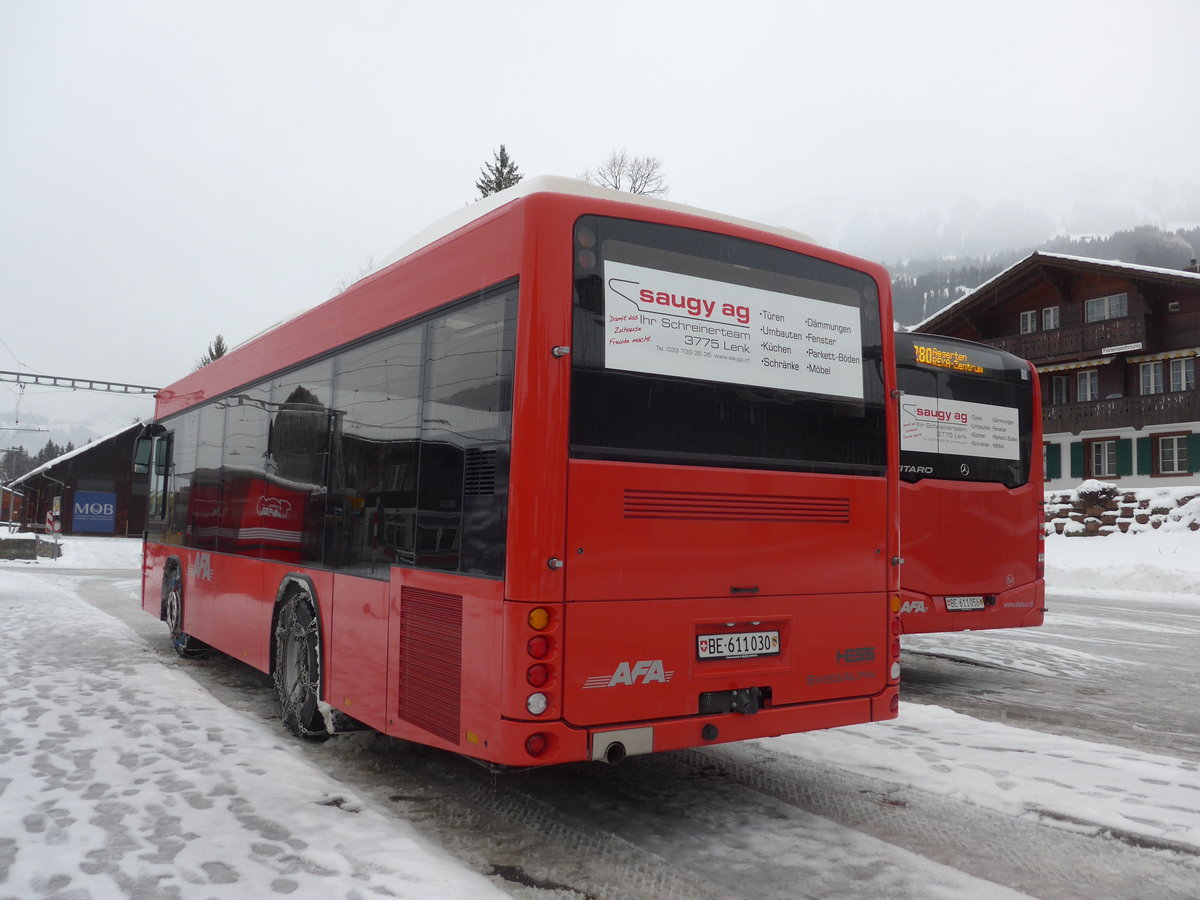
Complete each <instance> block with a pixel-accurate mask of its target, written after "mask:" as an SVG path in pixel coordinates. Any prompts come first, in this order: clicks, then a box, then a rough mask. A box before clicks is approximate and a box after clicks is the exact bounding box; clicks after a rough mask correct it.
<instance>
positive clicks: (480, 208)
mask: <svg viewBox="0 0 1200 900" xmlns="http://www.w3.org/2000/svg"><path fill="white" fill-rule="evenodd" d="M530 194H570V195H572V196H575V197H593V198H595V199H597V200H612V201H616V202H618V203H632V204H636V205H638V206H645V207H648V208H650V209H663V210H671V211H672V212H679V213H687V214H690V215H694V216H701V217H703V218H706V219H716V220H717V221H720V222H730V223H733V224H735V225H742V226H745V227H747V228H757V229H758V230H759V231H768V232H772V233H774V234H778V235H781V236H783V237H787V238H791V239H793V240H799V241H805V242H807V243H812V238H811V237H809V236H808V235H806V234H803V233H802V232H799V231H796V230H795V229H792V228H785V227H783V226H773V225H766V224H764V223H762V222H755V221H753V220H750V219H742V218H738V217H737V216H729V215H726V214H724V213H719V212H714V211H713V210H709V209H702V208H700V207H696V206H688V205H687V204H685V203H675V202H674V201H672V200H661V199H659V198H657V197H648V196H646V195H644V194H630V193H627V192H625V191H615V190H613V189H612V188H606V187H599V186H598V185H594V184H590V183H588V182H586V181H580V180H579V179H577V178H564V177H563V176H561V175H534V176H532V177H530V178H525V179H522V180H521V181H520V182H518V183H517V184H516V185H514V186H513V187H510V188H507V189H505V190H503V191H498V192H496V193H495V194H491V195H490V196H487V197H484V198H483V199H482V200H478V201H476V202H475V203H472V204H471V205H470V206H466V207H463V208H462V209H460V210H456V211H455V212H453V213H451V214H450V215H448V216H444V217H442V218H441V219H439V220H438V221H436V222H434V223H433V224H432V225H430V226H429V227H428V228H425V229H422V230H421V231H419V232H417V233H416V234H415V235H413V236H412V237H411V238H409V239H408V240H407V241H405V242H404V243H403V244H401V245H400V246H399V247H397V248H396V249H395V250H394V251H393V252H392V253H391V255H390V256H388V258H387V259H386V260H385V261H384V262H383V264H382V265H380V266H378V267H377V268H376V269H375V272H378V271H380V270H382V269H386V268H387V267H388V266H390V265H392V264H393V263H396V262H399V261H400V260H402V259H404V258H405V257H406V256H411V255H412V254H413V253H416V252H417V251H418V250H420V249H422V248H423V247H427V246H429V245H430V244H432V243H434V242H435V241H437V240H440V239H441V238H443V237H445V236H446V235H448V234H450V233H452V232H454V231H457V230H458V229H459V228H462V227H463V226H465V225H469V224H470V223H471V222H473V221H474V220H475V219H478V218H481V217H483V216H485V215H487V214H488V213H490V212H491V211H492V210H495V209H499V208H500V207H502V206H504V205H506V204H508V203H512V202H513V201H514V200H518V199H520V198H521V197H528V196H529V195H530ZM372 274H374V272H373V273H372Z"/></svg>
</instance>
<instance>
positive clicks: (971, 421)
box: [896, 335, 1034, 488]
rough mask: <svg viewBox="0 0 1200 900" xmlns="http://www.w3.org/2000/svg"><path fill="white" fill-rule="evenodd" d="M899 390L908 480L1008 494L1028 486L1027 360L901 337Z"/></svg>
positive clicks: (1029, 394)
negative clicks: (987, 485) (986, 487)
mask: <svg viewBox="0 0 1200 900" xmlns="http://www.w3.org/2000/svg"><path fill="white" fill-rule="evenodd" d="M927 343H928V342H927ZM946 348H949V349H946ZM963 349H966V350H967V351H968V352H958V351H959V350H963ZM896 384H897V386H898V387H899V388H900V390H901V391H902V392H903V393H902V395H901V398H900V477H901V478H902V479H904V480H905V481H910V482H912V481H920V480H921V479H922V478H940V479H948V480H952V481H978V482H998V483H1000V484H1003V485H1005V486H1006V487H1010V488H1012V487H1019V486H1020V485H1023V484H1025V483H1026V482H1028V481H1029V464H1030V448H1031V441H1032V437H1031V435H1032V429H1033V418H1032V417H1033V415H1034V410H1033V382H1032V379H1031V375H1030V370H1029V367H1028V364H1027V363H1025V362H1024V361H1023V360H1020V359H1018V358H1017V357H1013V356H1010V355H1007V354H1001V353H1000V352H998V351H994V350H990V349H988V348H984V347H980V346H978V345H974V344H972V345H969V347H968V346H966V345H963V344H962V343H961V342H952V341H949V340H947V339H944V338H943V339H940V343H939V345H938V346H937V347H932V346H925V345H924V344H922V343H921V342H920V339H919V338H912V337H909V336H901V335H897V337H896Z"/></svg>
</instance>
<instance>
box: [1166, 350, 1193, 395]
mask: <svg viewBox="0 0 1200 900" xmlns="http://www.w3.org/2000/svg"><path fill="white" fill-rule="evenodd" d="M1195 389H1196V360H1195V359H1194V358H1193V357H1191V356H1189V357H1187V358H1186V359H1173V360H1171V390H1173V391H1194V390H1195Z"/></svg>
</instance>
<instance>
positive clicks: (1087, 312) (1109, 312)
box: [1083, 294, 1129, 322]
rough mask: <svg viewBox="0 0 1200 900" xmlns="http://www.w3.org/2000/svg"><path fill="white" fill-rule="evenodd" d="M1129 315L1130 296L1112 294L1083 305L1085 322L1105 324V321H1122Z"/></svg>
mask: <svg viewBox="0 0 1200 900" xmlns="http://www.w3.org/2000/svg"><path fill="white" fill-rule="evenodd" d="M1127 315H1129V295H1128V294H1110V295H1109V296H1107V297H1096V298H1095V299H1093V300H1088V301H1087V302H1086V303H1084V305H1083V318H1084V321H1085V322H1103V321H1104V320H1105V319H1120V318H1122V317H1123V316H1127Z"/></svg>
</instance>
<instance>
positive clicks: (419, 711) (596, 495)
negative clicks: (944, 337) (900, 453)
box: [142, 193, 899, 766]
mask: <svg viewBox="0 0 1200 900" xmlns="http://www.w3.org/2000/svg"><path fill="white" fill-rule="evenodd" d="M584 213H587V214H594V215H599V216H611V217H616V218H620V217H626V218H628V217H631V216H635V215H636V217H637V218H639V219H643V220H645V221H649V222H660V223H664V224H670V225H678V226H683V227H688V228H693V229H701V230H715V231H719V232H721V233H723V234H727V235H731V236H734V237H739V238H743V239H747V240H753V241H758V242H761V243H767V244H773V245H775V246H781V247H785V248H788V249H793V250H799V251H801V252H807V253H810V254H812V255H816V256H820V257H822V258H824V259H827V260H830V261H832V262H835V263H838V264H841V265H844V266H850V267H853V268H855V269H857V270H859V271H864V272H866V273H867V274H868V275H869V276H870V277H871V278H872V279H873V280H874V282H875V284H876V285H877V290H878V293H879V296H880V304H881V314H882V319H883V321H884V322H890V321H891V307H890V291H889V284H888V278H887V275H886V272H885V271H884V270H883V269H882V268H881V267H879V266H875V265H873V264H869V263H864V262H862V261H860V260H857V259H854V258H851V257H848V256H844V255H842V254H839V253H836V252H832V251H828V250H824V249H821V248H816V247H812V246H809V245H804V244H801V243H799V242H797V241H795V240H792V239H790V238H788V237H785V236H782V235H779V234H776V233H773V232H768V231H759V230H757V229H755V228H753V227H750V226H749V225H738V224H731V223H729V222H725V221H720V222H717V221H716V220H713V219H709V218H706V217H704V216H703V215H695V214H686V213H682V212H679V211H676V210H666V209H659V208H657V207H652V206H645V207H632V206H631V205H630V204H627V203H624V202H619V201H617V200H610V199H596V198H588V199H586V200H584V199H581V198H580V197H578V196H572V195H569V194H560V193H535V194H531V195H528V196H525V197H522V198H520V199H517V200H514V201H513V202H511V203H508V204H507V205H505V206H502V207H500V208H498V209H495V210H493V211H491V212H488V213H485V214H484V215H483V216H482V217H480V218H478V219H476V220H475V221H473V222H471V223H470V224H469V225H467V226H465V227H463V228H460V229H459V230H457V231H455V232H452V233H451V234H449V235H447V236H445V237H443V238H440V239H438V240H436V241H435V242H433V243H432V244H430V245H428V246H427V247H425V248H423V249H421V250H419V251H417V252H416V253H414V254H412V255H410V256H407V257H405V258H404V259H402V260H400V261H398V262H396V263H394V264H392V265H390V266H388V267H387V268H385V269H383V270H381V271H379V272H376V273H375V274H373V275H371V276H369V277H367V278H365V279H364V280H362V281H360V282H358V283H357V284H355V285H353V286H352V287H351V288H349V289H348V290H347V291H346V292H344V293H343V294H342V295H340V296H339V297H336V298H334V299H333V300H330V301H328V302H326V303H324V304H322V305H320V306H318V307H316V308H314V309H312V310H309V311H307V312H305V313H303V314H302V315H300V316H299V317H297V318H296V319H294V320H292V321H290V322H289V323H287V324H285V325H282V326H279V327H277V328H275V329H273V330H271V331H268V332H267V333H265V334H263V335H261V336H259V337H257V338H255V339H254V340H252V341H250V342H249V343H248V344H247V345H245V346H244V347H241V348H238V349H236V350H235V351H233V352H231V353H229V354H227V355H226V356H224V357H222V358H220V359H218V360H216V361H214V362H213V363H211V364H210V365H208V366H205V367H203V368H202V369H200V370H198V371H196V372H193V373H191V374H189V375H188V376H186V377H184V378H183V379H181V380H180V381H179V382H177V383H176V384H175V385H172V386H171V387H169V388H167V389H164V390H163V391H161V392H160V393H159V395H158V405H157V418H158V419H159V420H164V419H166V420H167V423H166V424H168V425H169V424H170V420H169V417H170V416H172V415H174V414H176V413H180V412H182V411H184V410H187V409H189V408H191V407H193V406H195V405H197V404H199V403H203V402H205V401H207V400H210V399H213V398H217V397H220V396H222V395H224V394H227V393H230V392H234V391H236V390H238V389H239V388H242V387H243V386H245V385H249V384H252V383H254V382H255V381H258V380H261V379H263V378H264V377H266V376H268V375H270V374H272V373H275V372H279V371H282V370H284V369H286V368H288V367H290V366H293V365H296V364H298V363H300V362H302V361H304V360H307V359H310V358H312V357H314V356H318V355H320V354H322V353H325V352H327V351H329V350H330V349H332V348H335V347H340V346H343V345H345V344H348V343H351V342H353V341H355V340H358V339H360V338H364V337H367V336H370V335H372V334H374V333H376V332H380V331H382V330H385V329H387V328H388V327H390V326H392V325H394V324H396V323H398V322H403V321H405V320H408V319H410V318H412V317H414V316H417V315H420V314H422V313H424V312H426V311H428V310H431V309H434V308H436V307H437V306H439V305H443V304H445V303H448V302H450V301H452V300H455V299H457V298H461V297H465V296H468V295H470V294H472V292H478V291H481V290H483V289H485V288H488V287H491V286H494V285H497V284H500V283H502V282H504V281H505V280H507V279H512V278H514V277H518V276H519V279H520V281H519V294H518V299H517V307H516V316H517V331H516V334H517V338H516V347H515V358H514V382H513V401H512V403H513V409H512V415H513V422H514V426H513V431H512V442H511V451H510V454H511V455H510V459H509V470H508V477H509V493H508V506H507V555H506V559H505V567H504V577H503V578H485V577H472V576H468V575H461V574H452V573H446V572H436V571H427V570H419V569H415V568H406V567H404V566H401V565H393V566H391V567H390V570H389V572H390V577H388V578H385V579H380V578H378V577H376V578H366V577H361V576H358V575H354V574H351V573H349V572H344V571H334V570H330V569H325V568H320V567H304V566H301V565H300V563H299V560H300V559H301V558H302V555H301V552H300V551H301V549H302V548H299V547H298V546H297V545H292V544H289V543H288V541H287V539H286V536H285V533H287V532H290V531H292V530H293V528H294V527H295V526H296V523H297V522H298V521H300V518H299V517H302V516H303V514H304V512H303V510H304V508H305V504H306V503H307V502H308V500H309V496H310V495H309V494H307V493H305V491H304V490H302V489H301V488H300V487H298V488H296V489H295V491H294V492H293V493H291V494H288V493H286V492H284V490H283V489H282V488H280V487H279V486H276V485H265V487H266V488H267V490H266V491H265V492H264V491H262V490H260V488H262V487H264V485H263V484H262V483H261V481H260V482H257V483H256V482H255V481H254V480H253V479H251V480H248V481H244V482H239V481H238V480H237V479H234V480H233V481H232V482H230V481H228V480H227V481H226V482H224V484H225V485H226V488H225V490H226V494H225V496H218V495H217V494H215V493H214V494H212V496H206V494H205V492H206V491H208V492H209V493H211V492H212V490H215V489H216V488H217V486H218V482H217V480H216V479H209V480H208V481H206V482H205V483H204V485H201V484H199V483H197V485H196V488H195V492H194V495H193V497H192V506H197V505H199V506H201V507H205V508H206V509H207V510H208V511H207V512H205V513H204V515H207V516H209V518H210V519H212V521H211V522H209V521H207V520H204V521H197V522H193V526H192V527H193V531H194V532H199V531H200V530H201V529H206V530H207V529H210V528H211V529H213V532H212V533H213V535H214V537H213V540H212V541H209V540H208V538H207V537H205V538H204V539H203V540H199V541H197V540H195V539H196V537H197V535H196V534H193V535H192V536H191V538H190V539H192V540H194V541H195V543H196V545H194V546H190V547H180V546H175V544H176V543H178V542H179V541H180V540H182V539H183V538H181V537H180V536H178V535H168V536H165V537H164V538H163V539H162V540H161V541H160V542H149V543H148V544H147V547H146V553H145V563H144V567H143V598H142V604H143V607H144V608H145V610H146V611H147V612H150V613H152V614H154V615H156V616H158V615H159V614H160V608H161V585H162V580H163V577H164V574H165V572H166V567H167V565H168V564H169V563H170V561H172V560H175V561H177V564H178V565H179V566H180V569H181V571H182V572H183V573H184V597H185V600H184V623H183V624H184V630H185V631H186V632H187V633H189V634H191V635H193V636H195V637H197V638H199V639H201V640H203V641H206V642H208V643H210V644H212V645H213V646H215V647H217V648H219V649H220V650H222V651H224V652H226V653H229V654H230V655H233V656H236V657H238V658H239V659H243V660H245V661H246V662H248V663H249V664H251V665H253V666H255V667H256V668H258V669H260V670H262V671H269V670H270V669H271V666H272V660H271V653H272V636H271V630H272V623H273V612H274V609H275V605H276V601H277V600H278V598H279V595H280V591H281V587H282V586H284V585H285V584H286V583H287V582H288V580H289V579H304V580H305V582H306V583H307V584H310V585H311V589H312V593H313V595H314V600H315V602H316V604H317V606H318V609H319V620H320V629H321V644H322V652H323V657H324V658H323V667H322V697H323V699H324V700H325V701H326V702H328V703H329V704H330V705H331V706H332V707H333V708H334V709H336V710H340V711H342V712H344V713H346V714H347V715H349V716H352V717H354V718H356V719H358V720H360V721H362V722H364V723H365V724H367V725H369V726H371V727H372V728H375V729H377V730H379V731H381V732H383V733H385V734H389V735H393V736H396V737H399V738H403V739H406V740H413V741H419V742H421V743H424V744H428V745H431V746H435V747H441V748H444V749H447V750H452V751H455V752H458V753H463V754H467V755H469V756H472V757H476V758H478V759H481V760H484V761H488V762H492V763H497V764H504V765H515V766H527V765H540V764H545V763H554V762H565V761H570V760H586V759H592V758H596V757H597V753H598V752H599V751H598V749H597V748H601V749H602V747H601V745H602V744H603V742H604V741H606V740H607V738H605V735H610V734H611V733H612V732H614V731H616V732H622V731H624V730H628V729H631V728H632V729H634V730H635V731H636V732H637V733H638V735H648V736H647V737H645V740H644V741H643V742H642V743H641V744H639V745H638V747H640V750H638V751H636V752H648V749H652V750H655V751H657V750H666V749H674V748H681V747H688V746H695V745H698V744H706V743H717V742H723V741H729V740H741V739H745V738H753V737H764V736H770V735H776V734H785V733H789V732H795V731H802V730H808V729H812V728H826V727H833V726H838V725H846V724H853V723H858V722H866V721H872V720H879V719H888V718H892V717H894V716H895V715H896V698H897V693H898V683H897V676H896V672H897V671H898V655H899V651H898V644H896V645H895V650H894V651H893V649H892V648H893V643H894V636H893V633H892V629H893V623H894V621H895V617H894V613H893V612H892V610H891V604H892V598H893V597H894V596H895V595H896V592H897V590H898V577H897V573H896V566H895V565H894V564H893V558H894V557H896V556H897V555H898V535H897V533H896V529H895V527H894V523H895V517H896V513H897V507H898V502H899V498H898V489H897V483H898V481H897V478H896V475H895V472H896V468H897V449H896V446H895V442H894V441H891V440H889V442H888V448H887V452H888V458H887V467H888V474H887V475H886V477H883V476H880V477H863V476H858V477H849V476H830V475H820V476H818V475H808V474H803V473H794V472H791V473H785V472H769V471H760V470H749V469H746V470H741V469H713V468H700V467H693V466H669V465H649V464H631V463H613V462H596V461H584V460H569V459H568V440H567V419H568V404H569V395H570V384H571V361H570V358H569V356H564V357H557V356H555V355H554V354H552V353H551V348H554V347H559V346H569V345H570V343H571V339H572V319H571V316H572V308H571V298H572V291H573V262H572V260H573V224H574V222H575V220H576V219H577V218H578V217H579V216H580V215H582V214H584ZM892 352H893V351H892V347H891V342H890V341H889V340H886V339H885V340H884V341H883V353H884V359H883V370H884V372H885V376H884V378H885V386H886V388H887V390H888V391H889V392H890V391H891V390H892V389H893V388H894V374H893V372H894V367H893V365H892V356H891V354H892ZM887 421H888V428H889V434H895V433H896V430H897V420H896V413H895V410H894V409H893V408H892V406H891V405H889V406H888V410H887ZM227 477H228V473H227ZM264 497H266V498H274V499H268V500H265V501H264V500H262V499H261V498H264ZM231 501H232V502H231ZM647 502H648V503H649V504H650V509H649V512H647V507H646V504H647ZM663 503H665V504H666V507H665V509H664V508H662V507H661V506H659V507H658V508H656V504H660V505H661V504H663ZM222 504H223V505H222ZM230 529H232V533H231V532H230ZM272 529H274V530H273V531H272ZM222 535H223V537H222ZM239 535H244V536H245V538H246V541H245V542H243V543H241V544H239V543H236V541H238V540H240V538H239V537H238V536H239ZM230 541H234V542H235V543H230ZM255 541H257V542H258V547H259V548H260V549H259V550H258V551H253V550H252V545H253V543H254V542H255ZM249 552H264V555H267V556H270V557H271V558H270V559H265V560H264V559H251V558H249V557H247V556H242V555H239V554H240V553H249ZM535 609H536V610H544V611H545V612H546V615H547V618H548V624H547V625H546V626H545V627H544V628H541V629H534V628H533V627H532V626H531V625H530V621H529V617H530V613H531V612H532V611H533V610H535ZM731 622H732V623H744V625H745V627H744V629H742V630H745V631H750V632H753V631H755V630H763V629H775V630H778V631H779V632H780V643H781V648H780V652H779V654H778V655H773V656H762V657H753V658H746V659H733V660H722V661H700V660H699V659H698V658H697V639H698V635H700V634H702V633H705V632H706V631H707V630H708V629H710V628H718V629H725V628H727V625H728V623H731ZM539 635H540V636H542V637H544V638H545V639H546V640H545V645H546V647H547V648H548V649H547V651H546V653H545V655H543V656H542V657H540V658H538V659H536V660H535V659H533V658H532V657H531V656H530V655H529V653H527V651H526V648H527V645H528V642H529V641H530V639H531V638H532V637H534V636H539ZM655 660H660V661H661V662H662V666H663V671H664V677H665V672H666V671H667V670H668V669H669V670H670V671H671V672H673V673H674V674H673V675H672V677H671V680H670V681H669V682H666V683H662V682H659V681H658V680H651V681H649V682H647V681H646V678H645V675H646V674H647V672H645V671H643V670H642V669H638V663H640V662H646V663H651V662H652V661H655ZM535 663H537V664H541V665H543V666H545V667H546V669H547V670H548V671H549V677H548V680H547V681H546V682H545V683H544V684H541V685H539V686H537V688H536V690H537V691H538V692H540V693H543V694H544V695H545V697H546V702H547V708H546V710H545V712H543V713H541V714H532V713H530V712H529V710H528V709H527V699H528V697H529V695H530V694H531V693H532V692H533V691H534V690H535V688H534V687H532V686H531V684H532V682H531V681H530V677H531V676H530V669H531V666H532V665H534V664H535ZM622 663H626V664H628V667H629V670H630V673H631V680H632V673H633V671H634V670H635V669H637V670H638V672H639V681H638V683H637V684H632V683H630V684H624V683H617V684H615V685H613V686H612V687H608V686H605V687H603V688H600V687H592V688H589V687H587V686H586V685H587V684H588V683H589V679H595V678H597V677H600V676H605V675H608V676H612V675H614V674H615V673H617V672H618V670H619V667H620V666H621V664H622ZM609 680H610V681H611V680H612V679H611V677H610V678H609ZM618 682H620V679H618ZM744 688H768V689H769V691H768V692H767V694H766V695H765V696H766V697H767V698H768V700H767V702H765V703H764V705H763V708H762V709H760V710H759V711H758V712H757V713H756V714H753V715H748V714H742V713H738V712H720V711H716V712H707V713H702V712H701V711H700V710H699V709H698V706H697V704H698V699H699V696H700V694H702V693H705V692H710V691H716V692H722V691H733V690H740V689H744ZM709 726H711V727H710V728H709ZM706 729H707V730H706ZM534 734H536V735H540V736H541V737H542V739H543V740H544V741H545V745H546V749H545V750H544V752H542V753H540V754H538V755H537V756H536V757H532V756H531V755H530V753H529V752H528V751H527V749H526V740H527V739H528V738H529V737H530V736H531V735H534ZM638 740H639V741H642V738H641V737H639V738H638Z"/></svg>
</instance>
